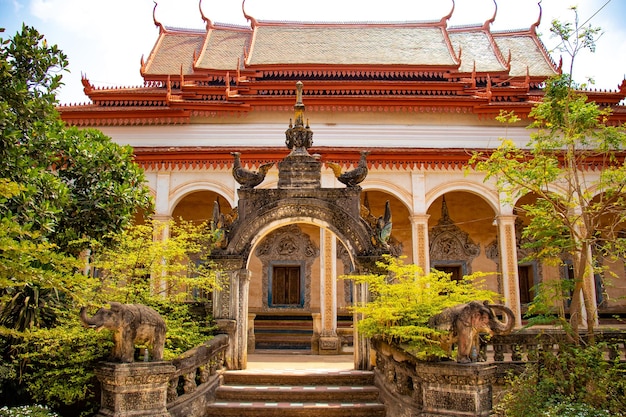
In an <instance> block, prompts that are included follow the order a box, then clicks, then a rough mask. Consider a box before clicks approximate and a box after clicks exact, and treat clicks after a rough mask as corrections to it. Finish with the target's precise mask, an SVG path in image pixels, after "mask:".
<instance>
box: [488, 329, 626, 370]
mask: <svg viewBox="0 0 626 417" xmlns="http://www.w3.org/2000/svg"><path fill="white" fill-rule="evenodd" d="M588 338H589V336H587V335H585V334H583V340H584V341H587V342H588ZM594 339H595V342H596V343H606V345H607V347H606V355H607V358H609V359H612V360H615V359H619V360H622V361H626V332H624V331H619V330H604V329H599V330H596V333H595V334H594ZM566 341H567V340H566V335H565V334H564V333H563V331H561V330H554V329H537V328H532V329H525V330H521V331H517V332H513V333H511V334H509V335H506V336H502V335H500V336H493V337H492V338H491V339H490V340H489V341H483V343H482V348H481V354H482V356H483V357H484V358H486V359H487V361H493V362H498V363H507V362H514V363H515V362H527V361H532V360H534V359H535V358H536V354H537V351H539V350H544V351H545V350H558V348H559V345H560V344H561V343H563V342H566ZM488 346H492V349H488Z"/></svg>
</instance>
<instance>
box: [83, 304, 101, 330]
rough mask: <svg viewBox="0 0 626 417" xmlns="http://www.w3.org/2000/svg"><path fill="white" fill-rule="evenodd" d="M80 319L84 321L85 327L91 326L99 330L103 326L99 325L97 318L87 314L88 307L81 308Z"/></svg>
mask: <svg viewBox="0 0 626 417" xmlns="http://www.w3.org/2000/svg"><path fill="white" fill-rule="evenodd" d="M80 321H81V322H82V323H83V326H84V327H89V328H91V329H96V331H99V330H101V329H102V327H98V324H97V322H96V320H94V319H92V318H89V317H88V316H87V307H81V309H80Z"/></svg>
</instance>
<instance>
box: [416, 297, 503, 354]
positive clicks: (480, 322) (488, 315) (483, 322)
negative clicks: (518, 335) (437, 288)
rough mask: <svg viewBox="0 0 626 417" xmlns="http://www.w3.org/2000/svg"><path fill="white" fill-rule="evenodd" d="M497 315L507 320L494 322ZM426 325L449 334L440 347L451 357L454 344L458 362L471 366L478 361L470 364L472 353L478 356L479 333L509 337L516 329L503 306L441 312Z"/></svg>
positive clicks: (472, 306) (468, 306) (472, 304)
mask: <svg viewBox="0 0 626 417" xmlns="http://www.w3.org/2000/svg"><path fill="white" fill-rule="evenodd" d="M498 311H499V312H501V313H502V314H503V315H504V316H505V317H506V320H505V321H504V322H502V321H500V320H499V319H498V318H497V316H496V314H497V312H498ZM428 325H429V326H430V327H432V328H435V329H437V330H447V331H449V332H450V333H449V336H448V337H447V338H445V339H444V340H442V343H441V344H442V347H443V348H444V350H446V351H447V352H448V353H450V352H451V350H452V345H453V344H455V343H456V344H457V357H456V360H457V362H458V363H470V362H474V361H476V360H477V359H474V360H473V358H472V351H473V350H474V349H475V351H476V356H478V352H480V346H479V340H478V339H479V337H478V336H479V335H480V334H481V333H487V334H489V335H494V334H497V335H504V334H509V333H510V332H511V330H513V326H515V316H514V314H513V311H511V309H510V308H508V307H506V306H504V305H501V304H489V302H487V301H485V302H484V303H481V302H479V301H472V302H469V303H467V304H459V305H457V306H454V307H450V308H447V309H445V310H443V311H442V312H441V313H439V314H437V315H435V316H433V317H431V318H430V320H429V321H428Z"/></svg>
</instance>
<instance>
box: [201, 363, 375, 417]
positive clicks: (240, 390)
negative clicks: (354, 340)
mask: <svg viewBox="0 0 626 417" xmlns="http://www.w3.org/2000/svg"><path fill="white" fill-rule="evenodd" d="M206 416H207V417H210V416H220V417H228V416H237V417H246V416H250V417H270V416H271V417H278V416H289V417H299V416H311V417H384V416H385V406H384V405H383V404H382V403H381V402H380V401H379V391H378V388H376V386H374V374H373V373H372V372H369V371H353V370H350V371H334V370H320V371H314V370H302V371H297V370H296V371H293V370H292V371H285V370H280V371H279V370H277V371H272V370H258V371H227V372H225V373H224V381H223V384H222V385H221V386H220V387H219V388H218V389H217V392H216V398H215V401H214V402H213V403H211V404H210V405H209V406H208V409H207V414H206Z"/></svg>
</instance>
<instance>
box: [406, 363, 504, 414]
mask: <svg viewBox="0 0 626 417" xmlns="http://www.w3.org/2000/svg"><path fill="white" fill-rule="evenodd" d="M416 372H417V375H418V376H419V377H421V379H422V401H423V407H424V408H423V413H422V414H421V416H424V417H435V416H485V417H487V416H489V415H491V408H492V383H493V381H494V380H495V376H496V366H495V365H489V364H483V363H474V364H457V363H453V362H445V363H433V364H429V363H420V364H418V365H417V366H416Z"/></svg>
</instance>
